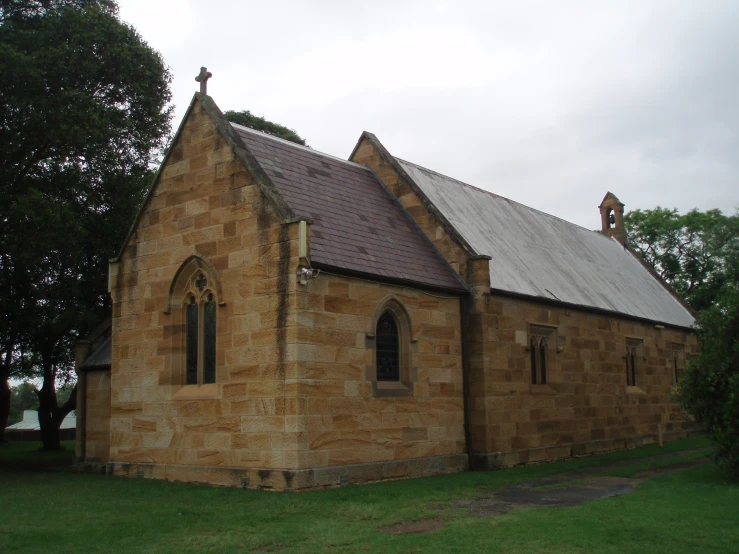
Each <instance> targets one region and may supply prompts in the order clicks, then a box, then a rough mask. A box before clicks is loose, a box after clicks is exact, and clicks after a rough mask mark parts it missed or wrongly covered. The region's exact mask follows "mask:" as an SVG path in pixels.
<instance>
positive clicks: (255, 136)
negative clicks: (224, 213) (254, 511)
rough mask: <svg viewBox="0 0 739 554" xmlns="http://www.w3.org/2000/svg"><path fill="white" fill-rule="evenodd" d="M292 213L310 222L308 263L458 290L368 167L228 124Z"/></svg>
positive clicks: (452, 276) (444, 266)
mask: <svg viewBox="0 0 739 554" xmlns="http://www.w3.org/2000/svg"><path fill="white" fill-rule="evenodd" d="M232 126H233V128H234V130H235V131H236V132H237V133H238V135H239V136H240V137H241V139H242V141H243V142H244V144H245V146H246V148H247V149H248V150H249V152H251V154H252V155H253V156H254V158H256V160H257V162H258V163H259V164H260V165H261V167H262V169H264V171H265V172H266V173H267V175H268V176H269V178H270V180H271V181H272V183H273V184H274V186H275V187H276V188H277V189H278V190H279V192H280V194H281V195H282V197H283V198H284V199H285V201H286V202H287V203H288V205H289V206H290V207H291V208H292V210H293V211H294V212H295V213H296V214H298V215H299V216H302V217H309V218H312V219H313V221H314V223H313V225H312V226H311V240H310V248H311V260H312V261H313V262H314V263H317V264H324V265H327V266H332V267H335V268H339V269H347V270H352V271H359V272H362V273H367V274H371V275H376V276H379V277H385V278H393V279H398V280H403V281H409V282H411V283H417V284H424V285H430V286H434V287H442V288H445V289H453V290H460V291H461V290H464V289H465V287H464V285H463V284H462V282H461V281H460V280H459V279H458V277H457V276H456V274H455V273H454V271H453V270H452V269H451V267H450V266H449V265H448V264H447V263H446V262H445V260H444V259H443V258H442V257H441V255H440V254H439V253H438V252H436V250H435V248H434V246H433V243H431V241H430V240H429V239H428V238H427V237H426V236H425V235H424V234H423V232H422V231H421V230H420V229H418V228H417V227H416V226H415V224H414V223H413V221H412V220H411V219H410V217H409V216H408V215H407V214H406V213H405V212H404V211H403V209H402V208H401V206H400V205H399V203H398V202H397V200H396V199H395V198H394V197H393V196H392V195H391V193H390V192H388V191H387V190H386V189H385V188H384V187H383V185H382V184H381V183H380V182H379V181H378V179H377V178H376V177H375V175H374V174H373V173H372V172H371V171H370V170H369V169H367V168H366V167H363V166H361V165H358V164H355V163H353V162H349V161H346V160H342V159H339V158H334V157H333V156H329V155H327V154H323V153H321V152H316V151H315V150H312V149H310V148H306V147H304V146H300V145H297V144H295V143H292V142H288V141H285V140H282V139H279V138H276V137H272V136H269V135H266V134H264V133H260V132H257V131H254V130H252V129H247V128H246V127H242V126H240V125H236V124H232Z"/></svg>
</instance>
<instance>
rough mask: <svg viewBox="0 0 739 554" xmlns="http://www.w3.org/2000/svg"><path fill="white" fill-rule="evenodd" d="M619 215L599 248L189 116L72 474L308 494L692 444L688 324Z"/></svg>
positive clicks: (374, 163) (136, 251)
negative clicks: (684, 402) (100, 472)
mask: <svg viewBox="0 0 739 554" xmlns="http://www.w3.org/2000/svg"><path fill="white" fill-rule="evenodd" d="M201 90H203V89H201ZM623 209H624V205H623V204H622V203H620V202H619V200H618V199H617V198H616V197H615V196H614V195H613V194H611V193H608V194H607V195H606V196H605V198H604V199H603V202H602V203H601V205H600V221H601V227H602V230H601V231H600V232H596V231H592V230H588V229H584V228H582V227H579V226H577V225H573V224H571V223H568V222H566V221H563V220H561V219H559V218H557V217H554V216H551V215H548V214H545V213H542V212H540V211H537V210H534V209H532V208H528V207H526V206H523V205H521V204H518V203H516V202H512V201H510V200H508V199H506V198H502V197H500V196H496V195H495V194H492V193H490V192H486V191H484V190H481V189H478V188H474V187H472V186H469V185H467V184H464V183H462V182H460V181H457V180H455V179H452V178H450V177H446V176H444V175H441V174H439V173H436V172H434V171H431V170H429V169H426V168H423V167H420V166H418V165H416V164H413V163H411V162H408V161H405V160H402V159H400V158H397V157H395V156H393V155H392V154H391V153H390V152H388V151H387V150H386V149H385V148H384V147H383V145H382V144H381V143H380V141H379V140H378V139H377V138H376V137H375V136H374V135H373V134H371V133H367V132H365V133H363V134H362V135H361V137H360V138H359V142H358V143H357V145H356V147H355V148H354V151H353V152H352V154H351V156H350V159H349V160H348V161H347V160H342V159H339V158H335V157H333V156H329V155H326V154H322V153H320V152H317V151H315V150H313V149H310V148H307V147H303V146H299V145H297V144H294V143H291V142H287V141H284V140H281V139H278V138H275V137H272V136H269V135H266V134H263V133H260V132H257V131H253V130H251V129H247V128H244V127H241V126H239V125H236V124H231V123H229V122H228V121H227V120H226V119H225V118H224V117H223V115H222V113H221V111H220V110H219V109H218V107H217V106H216V104H215V103H214V101H213V100H212V98H211V97H209V96H207V95H206V94H205V93H204V91H203V92H200V93H196V94H195V96H194V98H193V100H192V102H191V104H190V106H189V108H188V111H187V114H186V115H185V118H184V120H183V122H182V125H181V126H180V128H179V130H178V131H177V134H176V136H175V138H174V141H173V143H172V145H171V148H170V150H169V151H168V154H167V156H166V158H165V160H164V162H163V164H162V167H161V169H160V171H159V173H158V175H157V177H156V180H155V182H154V184H153V186H152V188H151V190H150V191H149V193H148V196H147V198H146V200H145V202H144V204H143V206H142V208H141V211H140V213H139V215H138V217H137V218H136V221H135V222H134V223H133V227H132V228H131V231H130V233H129V235H128V237H127V239H126V241H125V244H124V245H123V248H122V250H121V252H120V254H119V256H118V257H117V258H116V259H114V260H112V262H111V265H110V284H109V286H110V294H111V297H112V303H113V313H112V326H110V327H109V328H108V330H107V331H102V332H100V333H99V334H98V336H97V337H91V340H90V341H87V342H83V343H81V344H79V345H78V347H77V352H76V358H77V363H78V372H79V385H78V391H79V400H78V433H77V436H78V439H77V457H78V459H79V460H80V461H81V462H83V463H89V464H99V465H100V466H104V467H105V468H106V470H107V472H108V473H110V474H113V475H128V476H139V477H146V478H158V479H169V480H178V481H191V482H204V483H212V484H219V485H230V486H245V487H254V488H272V489H293V490H300V489H310V488H320V487H326V486H335V485H341V484H346V483H357V482H366V481H375V480H381V479H391V478H400V477H416V476H425V475H433V474H440V473H445V472H455V471H463V470H466V469H479V468H499V467H506V466H512V465H516V464H522V463H527V462H538V461H544V460H555V459H558V458H565V457H569V456H577V455H584V454H589V453H593V452H599V451H605V450H613V449H619V448H628V447H632V446H636V445H642V444H649V443H653V442H656V440H657V437H658V435H660V436H664V440H671V439H675V438H679V437H683V436H686V435H687V434H688V433H689V432H690V431H691V430H692V429H693V425H694V424H693V423H692V422H690V421H688V420H687V419H686V416H685V414H683V413H682V412H681V411H680V409H679V407H678V406H677V405H676V404H675V403H674V402H672V401H671V399H670V392H671V390H672V389H673V387H674V386H675V384H676V383H677V381H678V380H679V378H680V371H681V368H682V367H684V364H685V363H686V359H687V358H689V357H690V355H692V354H693V353H695V352H696V349H697V344H696V339H695V336H694V334H693V333H692V332H691V326H692V324H693V317H692V315H691V313H690V311H689V309H688V308H687V307H686V306H685V305H683V304H682V303H681V301H680V300H679V299H678V298H677V297H676V296H675V295H674V294H673V293H672V292H671V291H670V290H669V288H668V287H667V286H666V285H665V284H664V283H663V282H661V281H660V279H659V278H658V277H657V276H656V275H655V274H654V273H652V272H651V271H650V270H649V268H647V267H645V266H644V265H643V264H642V263H641V262H640V260H639V258H638V257H637V256H636V255H635V254H634V253H633V252H632V251H631V250H629V248H628V247H627V246H626V236H625V232H624V226H623ZM594 216H595V210H594ZM594 221H595V217H594Z"/></svg>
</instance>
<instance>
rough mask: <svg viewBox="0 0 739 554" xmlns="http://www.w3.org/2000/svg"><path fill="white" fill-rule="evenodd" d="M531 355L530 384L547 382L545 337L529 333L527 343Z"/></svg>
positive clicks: (544, 383)
mask: <svg viewBox="0 0 739 554" xmlns="http://www.w3.org/2000/svg"><path fill="white" fill-rule="evenodd" d="M529 350H530V355H531V384H532V385H546V384H547V337H546V336H543V335H531V343H530V344H529Z"/></svg>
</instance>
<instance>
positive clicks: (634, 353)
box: [625, 339, 642, 387]
mask: <svg viewBox="0 0 739 554" xmlns="http://www.w3.org/2000/svg"><path fill="white" fill-rule="evenodd" d="M641 350H642V343H641V341H640V340H636V339H628V340H627V341H626V356H625V357H626V386H629V387H635V386H637V385H636V374H637V367H636V366H637V360H638V359H639V356H641Z"/></svg>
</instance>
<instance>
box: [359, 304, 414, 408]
mask: <svg viewBox="0 0 739 554" xmlns="http://www.w3.org/2000/svg"><path fill="white" fill-rule="evenodd" d="M365 344H366V346H367V348H368V349H371V351H372V363H371V364H368V365H367V366H366V374H365V375H366V378H367V380H368V381H370V382H371V383H372V394H373V395H374V396H375V397H398V396H413V394H414V386H415V385H414V383H415V381H416V379H417V378H418V375H417V372H416V369H415V368H414V367H413V364H412V360H413V353H414V352H416V346H417V345H416V341H415V340H414V339H413V325H412V323H411V317H410V314H409V313H408V310H406V308H405V306H403V304H402V303H401V302H400V301H399V300H398V299H397V298H395V297H394V296H388V297H386V298H384V299H383V300H381V301H380V302H378V304H377V307H376V308H375V313H374V315H373V316H372V319H371V323H370V325H369V326H368V329H367V334H366V343H365Z"/></svg>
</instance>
